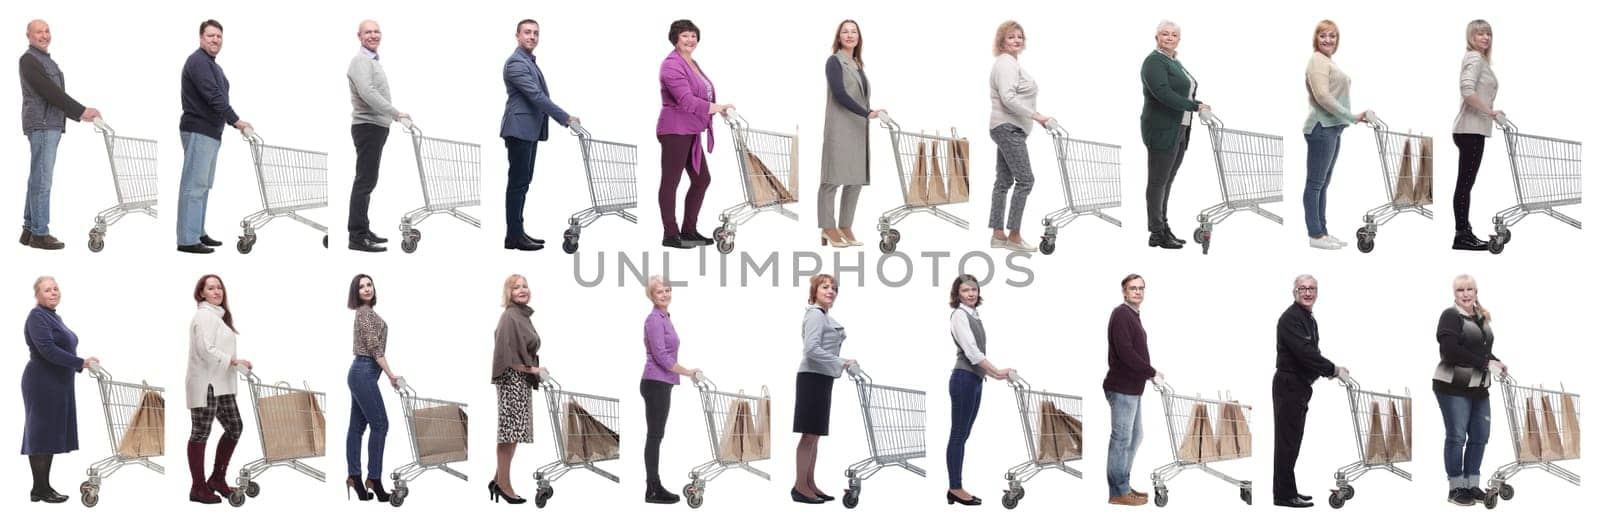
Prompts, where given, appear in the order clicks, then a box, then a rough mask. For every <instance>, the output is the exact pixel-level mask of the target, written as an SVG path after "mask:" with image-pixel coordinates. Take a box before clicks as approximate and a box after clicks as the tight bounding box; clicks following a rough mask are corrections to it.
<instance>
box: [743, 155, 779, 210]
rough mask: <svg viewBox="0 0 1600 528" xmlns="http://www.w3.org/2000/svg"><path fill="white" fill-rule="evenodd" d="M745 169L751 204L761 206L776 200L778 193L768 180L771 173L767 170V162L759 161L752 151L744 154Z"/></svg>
mask: <svg viewBox="0 0 1600 528" xmlns="http://www.w3.org/2000/svg"><path fill="white" fill-rule="evenodd" d="M744 163H745V170H747V171H749V175H748V176H747V178H748V180H749V181H747V182H745V183H746V185H749V186H750V203H751V205H756V206H761V205H766V204H769V203H772V202H774V201H777V199H778V195H777V193H776V192H775V191H774V189H773V188H772V183H771V182H770V181H768V179H767V178H768V177H769V176H771V173H770V172H768V171H767V164H765V163H762V162H761V158H760V157H757V156H756V154H755V153H754V152H746V153H745V154H744Z"/></svg>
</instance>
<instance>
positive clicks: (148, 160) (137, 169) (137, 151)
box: [89, 117, 156, 253]
mask: <svg viewBox="0 0 1600 528" xmlns="http://www.w3.org/2000/svg"><path fill="white" fill-rule="evenodd" d="M94 128H95V130H96V131H99V132H100V135H101V136H103V137H105V140H106V156H107V157H108V158H110V160H111V183H112V184H114V185H115V186H116V189H117V205H113V206H111V207H107V208H105V209H104V210H101V211H100V212H99V213H97V214H95V215H94V227H93V228H90V229H89V251H93V252H95V253H99V252H100V250H102V249H105V248H106V231H107V230H108V229H110V228H111V224H115V223H117V221H118V220H122V217H124V216H127V215H128V213H143V214H146V215H150V218H155V217H156V142H155V140H151V139H136V138H131V137H125V136H119V135H117V131H116V130H114V129H112V128H111V125H108V124H106V122H105V121H103V120H101V119H100V118H98V117H97V118H95V119H94Z"/></svg>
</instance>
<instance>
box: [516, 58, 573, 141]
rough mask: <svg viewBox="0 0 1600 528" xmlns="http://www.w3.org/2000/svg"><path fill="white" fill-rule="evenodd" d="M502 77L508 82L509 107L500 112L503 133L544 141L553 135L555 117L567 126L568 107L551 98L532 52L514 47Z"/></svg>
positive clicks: (524, 138) (518, 137)
mask: <svg viewBox="0 0 1600 528" xmlns="http://www.w3.org/2000/svg"><path fill="white" fill-rule="evenodd" d="M501 78H502V79H504V80H505V83H506V111H505V113H504V114H503V115H501V116H500V137H502V138H517V139H520V140H523V141H544V140H547V139H550V120H551V119H552V118H553V119H555V120H556V124H559V125H561V126H567V119H568V116H567V111H566V110H562V109H561V107H559V106H556V103H555V102H554V101H551V100H550V88H549V87H548V86H545V83H544V72H541V71H539V65H538V64H537V63H536V62H534V57H533V54H531V53H528V52H526V51H523V50H522V48H520V47H519V48H517V49H516V50H514V51H512V52H511V57H509V58H507V59H506V65H505V68H504V70H503V71H502V73H501Z"/></svg>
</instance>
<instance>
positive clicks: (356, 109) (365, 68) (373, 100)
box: [345, 48, 400, 127]
mask: <svg viewBox="0 0 1600 528" xmlns="http://www.w3.org/2000/svg"><path fill="white" fill-rule="evenodd" d="M369 53H370V52H368V51H367V50H366V48H362V49H361V51H359V52H357V53H356V56H355V57H354V58H351V59H350V69H349V70H348V71H347V72H345V77H347V78H348V79H349V80H350V107H351V111H350V120H351V122H352V124H357V125H363V124H366V125H378V126H381V127H387V126H389V124H390V123H393V122H394V119H395V116H396V115H398V114H399V113H400V111H399V110H396V109H395V107H394V104H392V103H390V102H389V99H390V97H389V77H388V76H387V75H384V74H383V65H382V64H379V63H378V59H376V58H374V57H372V56H369Z"/></svg>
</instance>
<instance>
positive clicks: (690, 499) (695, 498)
mask: <svg viewBox="0 0 1600 528" xmlns="http://www.w3.org/2000/svg"><path fill="white" fill-rule="evenodd" d="M683 498H684V502H687V503H689V507H690V508H696V509H698V508H699V507H700V505H702V504H705V503H706V496H705V492H701V491H695V489H694V485H693V484H685V485H684V486H683Z"/></svg>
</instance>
